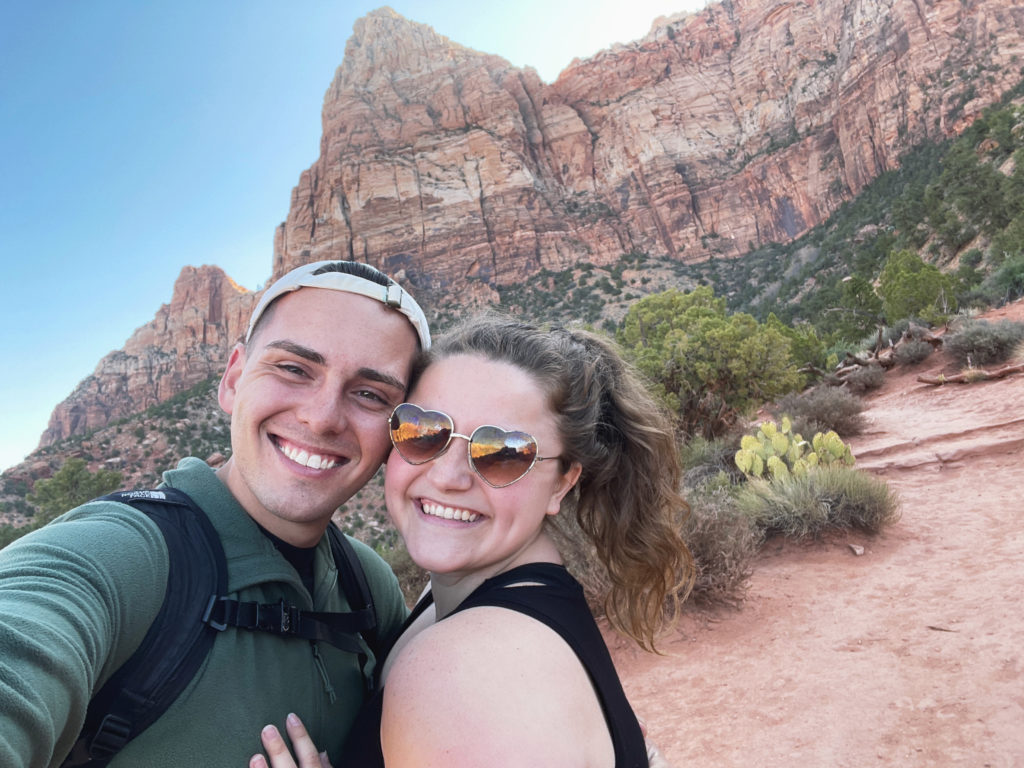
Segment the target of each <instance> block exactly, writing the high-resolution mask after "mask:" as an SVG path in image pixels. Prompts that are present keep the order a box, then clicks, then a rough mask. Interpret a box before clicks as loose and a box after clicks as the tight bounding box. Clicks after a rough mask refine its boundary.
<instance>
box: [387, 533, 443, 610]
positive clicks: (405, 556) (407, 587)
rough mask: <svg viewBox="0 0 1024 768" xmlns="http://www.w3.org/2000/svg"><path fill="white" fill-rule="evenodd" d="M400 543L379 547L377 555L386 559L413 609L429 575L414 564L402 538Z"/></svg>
mask: <svg viewBox="0 0 1024 768" xmlns="http://www.w3.org/2000/svg"><path fill="white" fill-rule="evenodd" d="M396 538H397V539H398V541H397V542H396V543H395V544H394V545H392V546H388V547H383V546H378V547H377V548H376V549H377V554H378V555H380V556H381V557H382V558H384V562H386V563H387V564H388V565H389V566H391V570H392V571H394V572H395V576H397V577H398V586H399V587H401V589H402V595H403V596H404V597H405V603H406V605H408V606H410V607H412V606H413V605H415V604H416V601H417V600H418V599H419V597H420V594H421V593H422V592H423V588H424V587H425V586H427V582H428V581H430V576H429V574H428V573H427V572H426V571H424V570H423V569H422V568H420V567H419V566H418V565H416V563H414V562H413V560H412V557H411V556H410V555H409V550H407V549H406V548H405V542H403V541H402V539H401V537H396Z"/></svg>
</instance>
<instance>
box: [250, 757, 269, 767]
mask: <svg viewBox="0 0 1024 768" xmlns="http://www.w3.org/2000/svg"><path fill="white" fill-rule="evenodd" d="M249 768H267V759H266V758H265V757H263V755H253V756H252V757H250V758H249Z"/></svg>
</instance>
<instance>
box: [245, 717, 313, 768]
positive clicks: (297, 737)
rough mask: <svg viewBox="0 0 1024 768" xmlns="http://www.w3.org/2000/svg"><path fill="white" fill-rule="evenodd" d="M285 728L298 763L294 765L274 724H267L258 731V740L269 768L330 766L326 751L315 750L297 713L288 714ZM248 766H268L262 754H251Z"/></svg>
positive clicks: (256, 767)
mask: <svg viewBox="0 0 1024 768" xmlns="http://www.w3.org/2000/svg"><path fill="white" fill-rule="evenodd" d="M286 728H287V730H288V738H289V739H291V740H292V746H293V747H294V748H295V754H296V755H297V756H298V758H299V764H298V766H297V767H296V765H295V760H294V759H292V753H291V752H289V751H288V745H287V744H285V743H284V739H283V738H281V732H280V731H278V730H277V728H276V727H275V726H273V725H268V726H266V727H264V729H263V730H262V731H261V732H260V741H262V742H263V748H264V749H265V750H267V754H268V755H269V756H270V768H331V761H330V760H328V759H327V753H326V752H317V750H316V745H315V744H314V743H313V740H312V739H311V738H309V733H308V732H307V731H306V726H304V725H303V724H302V721H301V720H299V718H298V715H294V714H291V715H288V718H287V720H286ZM249 768H268V766H267V759H266V758H265V757H264V756H263V755H253V756H252V757H251V758H250V759H249Z"/></svg>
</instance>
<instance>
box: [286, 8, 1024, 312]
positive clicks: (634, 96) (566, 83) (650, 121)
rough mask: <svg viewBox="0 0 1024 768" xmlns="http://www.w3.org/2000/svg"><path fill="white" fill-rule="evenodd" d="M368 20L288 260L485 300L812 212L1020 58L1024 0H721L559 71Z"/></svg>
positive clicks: (893, 159) (781, 224) (984, 92)
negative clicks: (364, 267)
mask: <svg viewBox="0 0 1024 768" xmlns="http://www.w3.org/2000/svg"><path fill="white" fill-rule="evenodd" d="M354 32H355V33H354V35H353V36H352V38H351V39H350V40H349V42H348V45H347V47H346V50H345V57H344V61H343V63H342V65H341V67H340V68H339V69H338V71H337V73H336V75H335V78H334V82H333V83H332V84H331V86H330V88H329V89H328V92H327V95H326V98H325V103H324V110H323V138H322V141H321V153H320V158H319V159H318V160H317V162H316V163H315V164H314V165H313V166H312V167H311V168H310V169H309V170H307V171H306V172H305V173H303V174H302V176H301V178H300V180H299V185H298V186H297V187H296V188H295V190H294V192H293V195H292V205H291V211H290V213H289V215H288V218H287V221H285V222H284V224H282V225H281V227H280V228H279V230H278V232H277V237H276V240H275V263H274V273H275V275H277V274H281V273H282V272H284V271H286V270H287V269H289V268H291V267H292V266H294V265H296V264H299V263H302V262H305V261H308V260H310V259H319V258H331V257H345V258H356V259H362V260H366V261H369V262H370V263H373V264H376V265H378V266H380V267H382V268H383V269H385V270H388V271H391V272H397V271H400V270H401V271H404V275H405V276H406V277H407V278H408V280H409V281H410V282H411V283H412V284H413V285H414V286H417V287H421V288H423V289H431V290H436V291H437V292H438V295H440V296H444V295H445V294H449V293H450V292H452V291H453V290H455V289H459V290H460V297H465V296H466V295H467V294H466V293H465V292H464V291H465V288H464V287H468V288H469V289H470V293H469V295H473V296H477V297H479V298H481V299H483V300H487V299H489V298H491V295H490V293H489V292H488V290H487V288H488V287H490V286H493V285H495V284H505V283H512V282H517V281H520V280H522V279H524V278H525V277H527V276H529V275H530V274H532V273H534V272H536V271H537V270H538V269H540V268H542V267H547V268H550V269H562V268H565V267H566V266H568V265H569V264H572V263H576V262H579V261H590V262H593V263H596V264H607V263H610V262H613V261H615V260H617V259H618V258H619V257H620V256H621V255H622V254H623V253H628V252H630V251H634V250H639V251H644V252H646V253H648V254H651V255H658V256H667V257H670V258H676V259H682V260H687V261H691V260H702V259H705V258H707V257H708V256H709V255H712V254H715V255H725V256H733V257H735V256H739V255H742V254H743V253H745V252H746V251H747V250H749V249H750V248H751V247H753V246H757V245H761V244H763V243H765V242H769V241H774V242H778V241H785V240H789V239H792V238H793V237H796V236H798V235H800V234H802V233H803V232H805V231H806V230H807V229H808V228H810V227H813V226H814V225H816V224H818V223H820V222H821V221H823V220H824V219H825V218H827V217H828V215H829V214H831V213H832V212H833V211H834V210H835V209H836V208H837V207H838V206H839V205H840V204H841V203H843V202H845V201H846V200H848V199H850V198H851V197H852V196H853V195H855V194H856V193H857V192H859V191H860V190H861V189H862V188H863V187H864V185H865V184H867V183H868V182H870V181H871V180H872V179H874V178H875V177H876V176H878V174H879V173H881V172H883V171H885V170H889V169H892V168H894V167H896V165H897V163H898V159H899V155H900V153H901V152H903V151H904V150H905V149H907V148H908V147H910V146H911V145H912V144H914V143H916V142H918V141H920V140H921V139H924V138H927V137H932V138H938V137H945V136H948V135H950V134H952V133H955V132H956V131H957V130H958V129H960V128H962V127H963V126H965V125H966V124H968V123H969V121H970V120H971V119H972V118H973V117H974V116H975V115H976V114H977V113H978V112H979V111H980V109H981V108H983V107H984V106H987V105H988V104H989V103H991V102H992V101H993V100H994V99H995V98H997V97H998V96H999V95H1000V94H1001V93H1002V92H1003V91H1005V90H1006V89H1007V88H1009V87H1011V86H1012V85H1014V84H1016V83H1017V82H1018V81H1019V79H1020V75H1021V72H1020V62H1019V60H1018V57H1019V56H1020V55H1021V54H1022V53H1024V8H1022V7H1010V4H1008V3H1006V2H1005V0H1000V1H998V2H996V1H987V2H986V0H979V1H977V2H967V3H963V2H959V0H956V1H949V0H941V1H939V2H921V1H920V0H913V1H912V0H856V1H855V2H852V3H850V2H844V1H843V0H827V1H826V2H799V3H774V2H773V3H768V2H763V0H762V2H756V1H755V0H738V1H733V2H723V3H719V4H715V5H712V6H710V7H709V8H707V9H706V10H704V11H703V12H701V13H699V14H693V15H683V16H678V17H674V18H672V19H668V20H665V19H662V20H659V22H658V23H657V24H656V25H655V27H654V28H653V29H652V31H651V33H650V34H649V35H648V36H647V37H646V38H644V39H642V40H639V41H637V42H635V43H632V44H629V45H624V46H616V47H614V48H613V49H611V50H608V51H605V52H602V53H600V54H598V55H597V56H595V57H593V58H591V59H588V60H586V61H577V62H574V63H573V64H572V65H571V66H570V67H569V68H568V69H567V70H565V71H564V72H563V73H562V74H561V76H560V77H559V78H558V80H557V81H556V82H555V83H553V84H550V85H547V84H544V83H542V82H541V81H540V80H539V79H538V77H537V75H536V73H535V72H534V71H533V70H531V69H526V70H520V69H516V68H514V67H511V66H510V65H509V64H508V63H507V62H505V61H504V60H503V59H500V58H497V57H495V56H489V55H486V54H481V53H477V52H475V51H471V50H468V49H466V48H463V47H461V46H459V45H457V44H455V43H453V42H451V41H449V40H447V39H446V38H444V37H441V36H440V35H438V34H436V33H435V32H434V31H433V30H432V29H430V28H429V27H426V26H423V25H420V24H415V23H413V22H410V21H407V20H405V19H403V18H402V17H400V16H398V15H397V14H395V13H394V12H393V11H390V10H389V9H386V8H385V9H381V10H378V11H375V12H373V13H371V14H369V15H368V16H366V17H365V18H363V19H361V20H360V21H358V22H357V23H356V26H355V31H354Z"/></svg>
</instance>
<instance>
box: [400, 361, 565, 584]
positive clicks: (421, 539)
mask: <svg viewBox="0 0 1024 768" xmlns="http://www.w3.org/2000/svg"><path fill="white" fill-rule="evenodd" d="M408 399H409V402H412V403H415V404H416V405H418V406H420V407H422V408H424V409H426V410H431V411H443V412H444V413H446V414H448V415H449V416H450V417H451V418H452V420H453V421H454V424H455V431H456V432H458V433H460V434H462V435H469V434H472V432H473V430H474V429H476V428H477V427H479V426H481V425H484V424H489V425H493V426H497V427H501V428H502V429H506V430H510V431H512V430H515V431H521V432H527V433H529V434H531V435H533V437H534V438H535V439H536V440H537V444H538V447H539V453H540V455H542V456H558V455H559V454H560V453H561V451H562V443H561V440H560V438H559V435H558V430H557V427H556V421H555V416H554V414H553V413H552V412H551V410H550V408H549V407H548V401H547V396H546V395H545V393H544V391H543V389H542V388H541V387H540V385H539V383H538V382H537V381H536V380H535V379H534V377H533V376H532V375H531V374H529V373H527V372H526V371H524V370H522V369H520V368H518V367H516V366H514V365H512V364H510V363H505V362H499V361H495V360H490V359H487V358H484V357H480V356H476V355H456V356H452V357H448V358H444V359H442V360H440V361H438V362H435V363H433V364H431V365H430V367H429V368H427V370H426V371H425V372H424V374H423V376H422V377H421V378H420V380H419V383H418V384H417V385H416V387H415V389H414V390H413V391H412V393H411V394H410V395H409V398H408ZM560 465H561V462H558V461H541V462H538V463H537V464H536V465H535V466H534V467H533V469H532V470H531V471H530V472H529V473H528V474H527V475H526V476H525V477H523V478H522V479H520V480H517V481H516V482H514V483H512V484H511V485H509V486H506V487H504V488H492V487H491V486H489V485H488V484H487V483H485V482H484V481H483V480H481V479H480V477H479V476H478V475H477V474H476V473H475V472H474V471H473V469H472V468H471V467H470V465H469V459H468V448H467V442H466V440H464V439H462V438H459V437H453V438H452V442H451V445H450V446H449V448H448V450H447V451H446V452H445V453H444V454H443V455H442V456H440V457H438V458H436V459H433V460H431V461H428V462H426V463H424V464H418V465H413V464H409V463H407V462H406V461H405V460H404V459H403V458H402V457H401V456H400V455H399V454H398V452H397V451H392V452H391V457H390V458H389V460H388V464H387V470H386V474H385V484H384V488H385V496H386V499H387V506H388V513H389V514H390V516H391V519H392V521H393V522H394V524H395V526H396V527H397V528H398V531H399V533H401V535H402V538H403V539H404V540H405V545H406V547H407V549H408V550H409V554H410V555H411V556H412V559H413V560H414V561H415V562H416V563H417V564H418V565H419V566H420V567H422V568H424V569H426V570H428V571H430V572H432V573H435V574H442V573H443V574H450V575H453V576H460V575H468V574H474V575H476V576H478V577H482V578H489V577H491V576H493V575H495V574H497V573H501V572H503V571H506V570H508V569H510V568H513V567H515V566H517V565H521V564H522V563H525V562H531V561H533V560H536V559H538V552H539V550H540V547H539V546H538V541H539V540H540V539H541V537H542V531H543V523H544V520H545V518H546V517H547V516H548V515H553V514H556V513H557V512H558V509H559V504H560V503H561V500H562V497H563V496H564V495H565V494H566V493H567V492H568V491H569V489H570V488H571V487H572V483H573V481H574V480H575V477H576V475H577V472H576V471H575V469H571V470H570V471H569V472H568V473H566V474H562V472H561V466H560ZM544 551H549V549H548V548H547V547H545V548H544ZM540 559H545V558H540Z"/></svg>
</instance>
